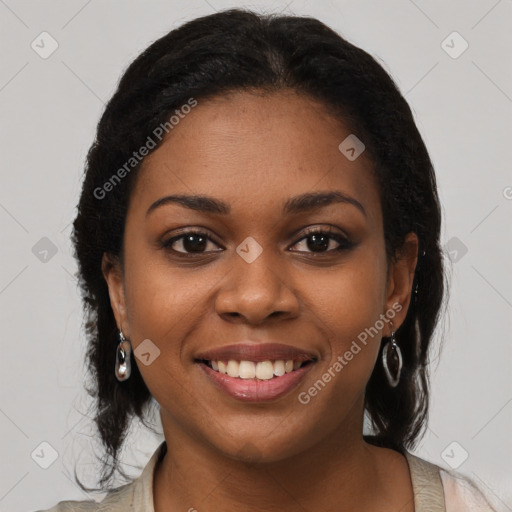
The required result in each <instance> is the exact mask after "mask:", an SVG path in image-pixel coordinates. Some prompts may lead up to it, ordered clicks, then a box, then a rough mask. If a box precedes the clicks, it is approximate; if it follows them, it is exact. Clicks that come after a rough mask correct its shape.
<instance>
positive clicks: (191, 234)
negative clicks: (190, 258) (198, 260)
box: [162, 231, 217, 254]
mask: <svg viewBox="0 0 512 512" xmlns="http://www.w3.org/2000/svg"><path fill="white" fill-rule="evenodd" d="M208 243H211V245H214V246H216V245H217V244H215V243H214V242H213V240H212V239H211V238H210V237H209V236H208V234H206V233H204V232H202V231H187V232H186V233H183V234H181V235H179V236H175V237H173V238H171V239H169V240H167V241H165V242H163V243H162V246H163V247H165V248H169V249H171V250H172V251H174V252H177V253H180V254H205V253H208V252H217V251H206V250H205V249H206V248H207V247H208Z"/></svg>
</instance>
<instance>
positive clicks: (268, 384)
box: [198, 362, 314, 402]
mask: <svg viewBox="0 0 512 512" xmlns="http://www.w3.org/2000/svg"><path fill="white" fill-rule="evenodd" d="M198 364H199V366H200V368H201V369H202V370H203V372H204V373H205V374H206V376H207V377H208V378H209V379H210V380H211V381H212V383H213V384H214V385H215V386H217V388H219V389H220V390H222V391H224V392H226V393H227V394H228V395H230V396H232V397H233V398H236V399H237V400H242V401H245V402H264V401H267V400H275V399H277V398H280V397H282V396H284V395H286V394H287V393H289V392H290V391H291V390H292V389H294V388H295V387H297V386H298V385H299V383H300V381H301V380H302V379H303V378H304V376H305V375H306V373H308V372H309V370H310V369H311V368H312V367H313V365H314V363H309V364H307V365H306V366H303V367H301V368H299V369H298V370H294V371H292V372H290V373H285V374H284V375H282V376H281V377H273V378H272V379H269V380H259V379H240V378H236V377H230V376H229V375H226V374H224V373H220V372H216V371H215V370H212V369H211V368H210V367H209V366H208V365H207V364H204V363H202V362H200V363H198Z"/></svg>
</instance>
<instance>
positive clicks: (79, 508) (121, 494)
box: [36, 482, 135, 512]
mask: <svg viewBox="0 0 512 512" xmlns="http://www.w3.org/2000/svg"><path fill="white" fill-rule="evenodd" d="M134 486H135V482H132V483H129V484H126V485H123V486H122V487H119V488H117V489H113V490H111V491H110V492H109V493H108V494H107V496H105V498H104V499H103V500H102V501H94V500H83V501H76V500H66V501H59V503H57V504H56V505H54V506H53V507H52V508H49V509H44V510H38V511H36V512H117V511H119V512H121V511H124V510H127V509H129V508H130V507H133V495H134Z"/></svg>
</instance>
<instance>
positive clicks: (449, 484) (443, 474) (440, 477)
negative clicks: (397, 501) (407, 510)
mask: <svg viewBox="0 0 512 512" xmlns="http://www.w3.org/2000/svg"><path fill="white" fill-rule="evenodd" d="M406 458H407V462H408V463H409V467H410V471H411V480H412V482H413V487H414V488H415V495H416V491H418V493H421V494H422V496H420V498H421V497H422V498H426V499H425V502H427V501H429V500H430V499H434V498H436V499H440V500H441V501H444V507H445V508H444V509H443V508H441V509H440V510H445V511H446V512H501V511H500V510H498V509H497V508H494V507H493V505H491V504H490V502H489V500H488V498H487V497H486V495H485V494H484V492H483V491H482V490H481V489H480V488H479V487H478V486H477V485H476V484H475V483H474V482H473V481H472V480H471V479H470V478H468V477H467V476H464V475H462V474H459V473H457V472H455V471H449V470H446V469H444V468H442V467H440V466H438V465H437V464H434V463H432V462H429V461H427V460H424V459H421V458H420V457H417V456H415V455H412V454H411V453H409V452H407V453H406Z"/></svg>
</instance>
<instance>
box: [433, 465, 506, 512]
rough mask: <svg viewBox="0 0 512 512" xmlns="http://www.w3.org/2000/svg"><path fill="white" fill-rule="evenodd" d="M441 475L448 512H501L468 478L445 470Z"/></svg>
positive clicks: (441, 471) (440, 472) (442, 470)
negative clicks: (468, 511)
mask: <svg viewBox="0 0 512 512" xmlns="http://www.w3.org/2000/svg"><path fill="white" fill-rule="evenodd" d="M439 474H440V477H441V480H442V482H443V489H444V493H445V498H446V510H447V512H459V511H464V512H465V511H467V510H470V511H471V512H473V511H475V512H500V510H499V509H498V508H496V505H491V503H490V502H489V499H488V497H487V496H486V495H485V494H484V492H483V490H482V489H481V488H480V487H478V486H477V485H476V484H475V482H474V481H473V480H471V479H470V478H468V477H467V476H464V475H460V474H458V473H456V472H453V471H448V470H445V469H440V471H439Z"/></svg>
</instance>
